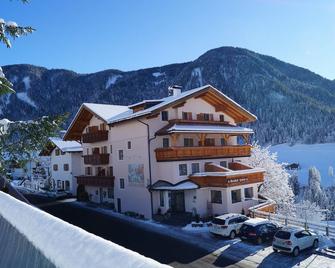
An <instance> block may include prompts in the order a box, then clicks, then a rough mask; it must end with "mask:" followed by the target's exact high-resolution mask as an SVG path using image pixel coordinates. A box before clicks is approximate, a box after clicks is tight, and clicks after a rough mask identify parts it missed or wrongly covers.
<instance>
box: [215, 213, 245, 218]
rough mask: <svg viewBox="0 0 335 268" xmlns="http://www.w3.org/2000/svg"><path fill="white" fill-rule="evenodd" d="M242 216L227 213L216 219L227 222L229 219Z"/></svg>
mask: <svg viewBox="0 0 335 268" xmlns="http://www.w3.org/2000/svg"><path fill="white" fill-rule="evenodd" d="M240 216H242V215H241V214H237V213H226V214H223V215H220V216H217V217H215V219H220V220H226V219H229V218H233V217H240Z"/></svg>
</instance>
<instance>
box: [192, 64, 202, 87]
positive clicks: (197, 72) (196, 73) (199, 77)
mask: <svg viewBox="0 0 335 268" xmlns="http://www.w3.org/2000/svg"><path fill="white" fill-rule="evenodd" d="M191 75H192V76H193V77H195V78H196V79H197V80H198V85H199V86H202V85H204V82H203V80H202V73H201V69H200V68H199V67H197V68H194V69H193V71H192V74H191Z"/></svg>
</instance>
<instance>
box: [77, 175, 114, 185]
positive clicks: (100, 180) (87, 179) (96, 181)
mask: <svg viewBox="0 0 335 268" xmlns="http://www.w3.org/2000/svg"><path fill="white" fill-rule="evenodd" d="M114 179H115V177H114V176H78V177H77V183H78V185H79V184H81V185H86V186H98V187H114Z"/></svg>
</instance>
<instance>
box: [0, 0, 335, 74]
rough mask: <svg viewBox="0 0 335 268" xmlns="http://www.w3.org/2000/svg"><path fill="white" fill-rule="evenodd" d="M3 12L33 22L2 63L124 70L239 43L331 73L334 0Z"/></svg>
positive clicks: (89, 4)
mask: <svg viewBox="0 0 335 268" xmlns="http://www.w3.org/2000/svg"><path fill="white" fill-rule="evenodd" d="M0 17H2V18H4V19H5V20H14V21H16V22H17V23H19V24H22V25H31V26H33V27H35V28H36V29H37V31H36V32H35V33H34V34H33V35H30V36H28V37H24V38H20V39H17V40H16V41H15V42H13V48H12V49H7V48H5V47H3V46H2V47H0V65H7V64H14V63H30V64H35V65H40V66H45V67H48V68H65V69H71V70H74V71H77V72H81V73H88V72H95V71H99V70H104V69H121V70H125V71H126V70H135V69H140V68H147V67H154V66H160V65H165V64H170V63H177V62H185V61H190V60H194V59H196V58H197V57H199V56H200V55H201V54H203V53H204V52H206V51H207V50H209V49H212V48H215V47H220V46H238V47H244V48H247V49H250V50H253V51H256V52H259V53H262V54H267V55H271V56H274V57H276V58H279V59H281V60H284V61H287V62H290V63H293V64H295V65H299V66H302V67H305V68H308V69H310V70H312V71H314V72H316V73H318V74H321V75H322V76H325V77H327V78H330V79H335V68H334V67H333V63H334V62H335V53H334V48H335V1H327V0H322V1H308V0H244V1H242V0H231V1H225V0H217V1H216V0H203V1H200V0H164V1H163V0H152V1H149V0H141V1H140V0H122V1H121V0H119V1H114V0H31V1H30V4H28V5H23V4H21V3H19V1H9V0H2V1H1V11H0Z"/></svg>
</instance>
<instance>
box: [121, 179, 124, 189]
mask: <svg viewBox="0 0 335 268" xmlns="http://www.w3.org/2000/svg"><path fill="white" fill-rule="evenodd" d="M120 189H124V179H122V178H121V179H120Z"/></svg>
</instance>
